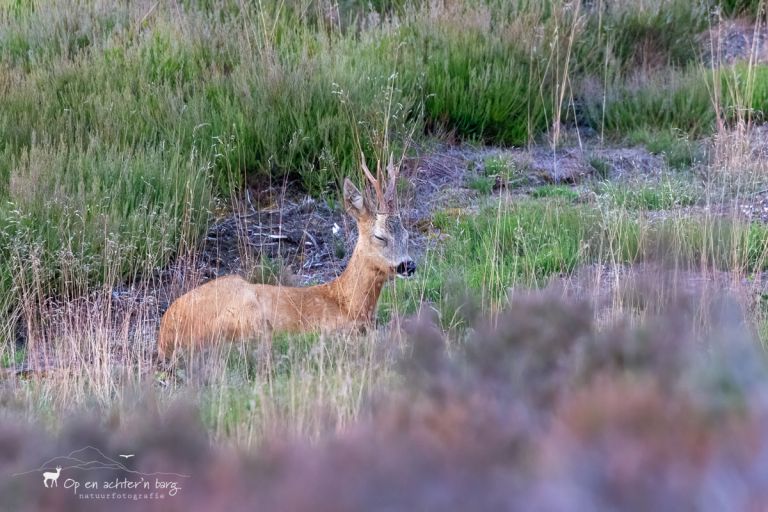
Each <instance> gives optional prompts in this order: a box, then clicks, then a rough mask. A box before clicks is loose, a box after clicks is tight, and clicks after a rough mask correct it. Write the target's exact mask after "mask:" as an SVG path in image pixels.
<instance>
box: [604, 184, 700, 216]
mask: <svg viewBox="0 0 768 512" xmlns="http://www.w3.org/2000/svg"><path fill="white" fill-rule="evenodd" d="M692 182H693V178H692V177H690V176H688V177H665V178H663V179H662V180H661V181H660V182H658V183H610V182H603V183H600V184H599V185H598V186H597V193H598V194H600V196H601V197H603V198H605V199H606V200H607V202H608V205H609V207H611V208H625V209H628V210H670V209H674V208H682V207H685V206H692V205H694V204H696V202H697V201H698V200H699V199H700V198H701V196H702V193H701V191H700V190H698V189H697V188H696V186H695V185H694V184H693V183H692Z"/></svg>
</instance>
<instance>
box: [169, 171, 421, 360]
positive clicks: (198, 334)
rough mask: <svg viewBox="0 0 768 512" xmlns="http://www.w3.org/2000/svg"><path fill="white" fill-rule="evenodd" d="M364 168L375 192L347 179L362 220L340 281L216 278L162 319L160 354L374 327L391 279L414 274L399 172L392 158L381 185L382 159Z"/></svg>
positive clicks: (349, 203)
mask: <svg viewBox="0 0 768 512" xmlns="http://www.w3.org/2000/svg"><path fill="white" fill-rule="evenodd" d="M364 162H365V160H363V164H362V168H363V171H364V173H365V176H366V178H367V180H368V181H369V182H370V183H371V185H372V186H373V189H374V191H375V194H376V203H378V204H377V207H376V208H375V207H374V201H373V199H372V198H371V195H370V194H369V193H368V190H367V187H366V188H365V189H364V192H360V190H358V188H357V187H355V185H354V184H353V183H352V182H351V181H350V180H349V179H348V178H345V179H344V206H345V209H346V211H347V213H349V214H350V215H351V216H352V217H353V218H354V219H355V221H356V222H357V228H358V238H357V244H356V245H355V249H354V252H353V253H352V256H351V258H350V260H349V264H348V266H347V268H346V269H345V270H344V272H342V274H341V275H340V276H339V277H338V278H337V279H335V280H333V281H331V282H329V283H325V284H321V285H317V286H310V287H305V288H296V287H284V286H270V285H263V284H251V283H249V282H248V281H246V280H245V279H243V278H242V277H240V276H237V275H229V276H224V277H220V278H217V279H214V280H212V281H210V282H208V283H206V284H203V285H201V286H199V287H197V288H195V289H193V290H191V291H189V292H187V293H186V294H184V295H182V296H181V297H179V298H178V299H176V300H175V301H174V302H173V303H172V304H171V306H170V307H169V308H168V311H166V313H165V314H164V315H163V318H162V321H161V322H160V334H159V338H158V347H157V349H158V356H159V357H160V359H161V360H168V358H170V356H171V355H172V354H173V352H174V350H175V349H176V348H177V347H178V348H183V347H202V346H204V345H207V344H211V343H214V342H217V341H223V340H229V341H236V340H243V339H249V338H256V337H258V336H261V335H265V334H266V335H269V334H270V333H272V332H275V331H277V332H301V331H331V330H354V329H357V328H362V327H366V326H368V325H371V324H372V323H373V321H374V317H375V311H376V304H377V302H378V299H379V294H380V293H381V289H382V286H383V285H384V283H385V282H386V281H387V280H388V279H389V278H390V277H393V276H394V275H400V276H403V277H407V276H411V275H412V274H413V273H414V272H415V270H416V264H415V263H414V262H413V260H411V258H410V256H409V255H408V250H407V241H408V232H407V231H406V230H405V228H404V227H403V223H402V220H401V219H400V216H399V214H398V211H397V207H396V201H395V193H396V190H395V186H396V178H397V170H396V169H395V167H394V166H393V165H392V159H391V158H390V161H389V165H387V172H386V174H388V178H389V182H388V184H387V186H386V191H384V190H382V185H381V183H382V178H383V174H384V173H383V172H382V169H381V166H380V165H379V167H378V169H377V172H376V174H377V176H376V177H375V178H374V177H373V175H372V174H371V172H370V170H369V169H368V167H367V166H366V165H365V163H364Z"/></svg>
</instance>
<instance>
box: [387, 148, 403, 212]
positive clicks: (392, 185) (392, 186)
mask: <svg viewBox="0 0 768 512" xmlns="http://www.w3.org/2000/svg"><path fill="white" fill-rule="evenodd" d="M398 174H400V167H395V164H394V162H393V156H392V153H390V154H389V162H387V175H388V176H389V184H388V185H387V191H386V192H385V193H384V198H385V199H386V200H387V204H390V205H394V204H395V197H396V195H397V176H398Z"/></svg>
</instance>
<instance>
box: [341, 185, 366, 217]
mask: <svg viewBox="0 0 768 512" xmlns="http://www.w3.org/2000/svg"><path fill="white" fill-rule="evenodd" d="M344 208H345V209H346V210H347V213H349V214H350V215H352V216H353V217H354V218H356V219H360V218H361V217H364V216H367V215H368V214H369V212H368V206H367V205H366V201H365V198H364V197H363V194H362V193H361V192H360V190H358V188H357V187H356V186H355V184H354V183H352V182H351V181H350V179H349V178H344Z"/></svg>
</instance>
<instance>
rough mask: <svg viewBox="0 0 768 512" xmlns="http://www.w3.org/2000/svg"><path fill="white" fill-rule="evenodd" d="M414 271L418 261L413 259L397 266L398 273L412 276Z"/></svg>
mask: <svg viewBox="0 0 768 512" xmlns="http://www.w3.org/2000/svg"><path fill="white" fill-rule="evenodd" d="M414 272H416V263H414V262H413V260H408V261H404V262H402V263H400V264H399V265H398V266H397V273H398V274H400V275H401V276H412V275H413V273H414Z"/></svg>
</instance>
